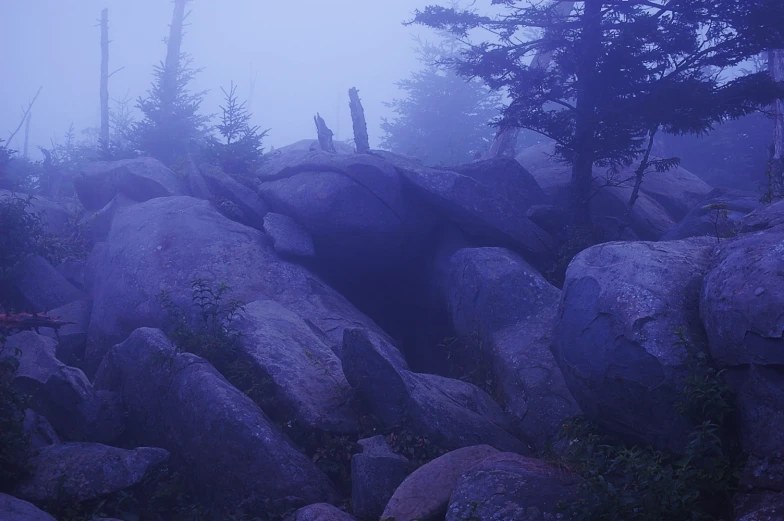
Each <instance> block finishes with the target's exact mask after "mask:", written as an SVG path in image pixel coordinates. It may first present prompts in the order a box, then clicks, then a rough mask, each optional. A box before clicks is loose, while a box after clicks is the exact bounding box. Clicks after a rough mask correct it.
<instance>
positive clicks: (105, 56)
mask: <svg viewBox="0 0 784 521" xmlns="http://www.w3.org/2000/svg"><path fill="white" fill-rule="evenodd" d="M101 143H102V145H103V146H106V144H107V143H109V8H108V7H107V8H105V9H103V10H102V11H101Z"/></svg>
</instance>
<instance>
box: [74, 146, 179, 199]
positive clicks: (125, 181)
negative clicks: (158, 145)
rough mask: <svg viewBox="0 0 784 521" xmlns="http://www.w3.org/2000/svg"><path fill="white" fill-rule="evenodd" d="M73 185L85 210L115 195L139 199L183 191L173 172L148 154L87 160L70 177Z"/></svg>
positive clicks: (176, 193) (177, 193)
mask: <svg viewBox="0 0 784 521" xmlns="http://www.w3.org/2000/svg"><path fill="white" fill-rule="evenodd" d="M74 188H76V194H77V195H78V196H79V200H80V201H81V203H82V205H83V206H84V208H85V209H86V210H88V211H94V210H99V209H101V208H103V207H104V206H106V205H107V204H109V202H110V201H111V200H112V199H113V198H114V196H116V195H117V194H123V195H124V196H126V197H128V198H130V199H132V200H134V201H140V202H141V201H147V200H149V199H153V198H156V197H168V196H172V195H182V194H184V193H185V187H184V186H183V183H182V181H181V180H180V179H179V178H178V177H177V175H176V174H175V173H174V172H172V171H171V170H169V169H168V168H166V166H165V165H164V164H163V163H161V162H160V161H158V160H156V159H153V158H151V157H139V158H135V159H123V160H121V161H99V162H95V163H90V164H88V165H87V166H86V167H84V169H83V170H82V171H81V172H80V173H79V174H77V175H76V176H74Z"/></svg>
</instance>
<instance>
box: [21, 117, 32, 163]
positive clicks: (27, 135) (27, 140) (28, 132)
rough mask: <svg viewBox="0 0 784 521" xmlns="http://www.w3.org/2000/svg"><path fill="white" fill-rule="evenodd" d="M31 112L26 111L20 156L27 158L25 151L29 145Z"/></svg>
mask: <svg viewBox="0 0 784 521" xmlns="http://www.w3.org/2000/svg"><path fill="white" fill-rule="evenodd" d="M32 117H33V113H32V111H30V112H28V113H27V123H25V139H24V148H23V149H22V157H24V158H25V159H27V157H28V156H27V151H28V147H29V146H30V119H32Z"/></svg>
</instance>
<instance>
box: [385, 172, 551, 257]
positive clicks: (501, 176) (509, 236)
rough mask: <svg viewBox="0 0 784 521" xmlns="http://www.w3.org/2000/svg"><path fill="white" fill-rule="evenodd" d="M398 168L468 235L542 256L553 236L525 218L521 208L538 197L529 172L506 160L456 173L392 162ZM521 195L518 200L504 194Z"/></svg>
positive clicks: (530, 255)
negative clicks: (488, 239) (522, 195)
mask: <svg viewBox="0 0 784 521" xmlns="http://www.w3.org/2000/svg"><path fill="white" fill-rule="evenodd" d="M395 166H396V168H397V170H398V171H399V172H400V173H401V174H402V175H403V176H404V177H405V179H406V180H407V181H408V182H409V183H410V184H411V185H412V186H413V187H414V189H415V190H416V191H417V192H418V193H419V194H420V195H421V196H422V197H423V198H424V199H425V200H426V201H428V202H429V203H430V204H432V205H434V206H435V207H436V208H438V209H439V210H440V211H441V212H443V213H444V214H445V215H446V216H447V217H448V218H449V219H450V220H452V221H453V222H455V223H457V224H458V225H460V226H461V228H463V230H465V231H466V232H467V233H469V234H471V235H478V236H481V237H486V238H490V239H492V240H495V241H497V242H500V243H501V244H503V245H505V246H509V247H511V248H514V249H515V250H518V251H520V252H522V253H523V254H524V255H525V256H526V258H528V259H531V260H541V259H542V258H543V257H545V256H546V255H547V254H548V253H549V251H550V249H551V247H552V239H551V238H550V236H549V235H548V234H547V233H545V232H544V230H542V229H541V228H539V227H538V226H536V225H535V224H534V223H533V222H532V221H530V220H529V219H528V218H527V217H525V215H526V210H528V208H529V207H530V206H531V205H532V204H534V202H535V201H536V199H537V198H540V197H542V196H541V190H540V189H538V187H537V186H536V182H535V180H534V179H532V178H531V175H530V174H529V173H528V172H527V171H526V170H525V169H523V168H520V167H519V165H515V164H514V163H513V162H512V161H510V160H506V159H498V160H494V161H491V162H483V163H481V164H479V163H478V164H475V165H467V166H465V167H462V169H457V171H451V170H443V169H435V168H428V167H425V166H422V165H421V164H419V163H416V162H414V161H409V162H403V161H401V160H398V161H396V163H395ZM510 193H512V194H517V195H519V194H526V197H524V198H523V199H522V200H518V199H514V198H512V197H509V196H508V194H510Z"/></svg>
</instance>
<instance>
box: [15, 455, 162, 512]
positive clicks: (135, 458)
mask: <svg viewBox="0 0 784 521" xmlns="http://www.w3.org/2000/svg"><path fill="white" fill-rule="evenodd" d="M168 459H169V453H168V452H166V451H165V450H163V449H154V448H147V447H142V448H138V449H135V450H126V449H118V448H116V447H109V446H107V445H101V444H98V443H63V444H59V445H51V446H49V447H44V448H42V449H40V450H39V451H38V454H36V455H35V456H34V457H33V458H32V460H31V461H30V475H29V477H27V478H25V479H24V481H22V482H21V483H20V484H19V485H18V486H17V487H16V489H15V490H14V495H16V496H17V497H20V498H22V499H25V500H28V501H35V502H42V503H43V502H47V501H57V500H65V501H74V502H78V501H88V500H91V499H96V498H99V497H101V496H105V495H108V494H112V493H114V492H119V491H121V490H125V489H128V488H130V487H132V486H134V485H137V484H139V483H141V482H142V480H144V479H145V478H146V477H147V476H149V475H151V474H152V472H154V471H155V470H156V469H157V468H158V467H159V466H160V465H162V464H163V463H165V462H166V461H167V460H168Z"/></svg>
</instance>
